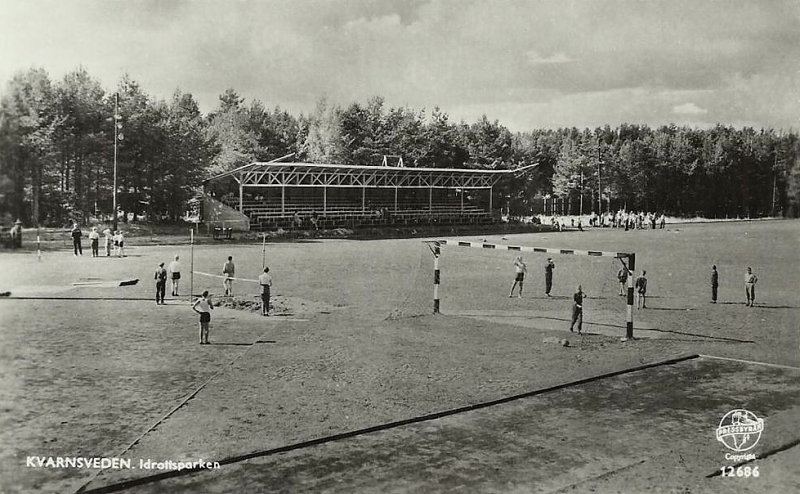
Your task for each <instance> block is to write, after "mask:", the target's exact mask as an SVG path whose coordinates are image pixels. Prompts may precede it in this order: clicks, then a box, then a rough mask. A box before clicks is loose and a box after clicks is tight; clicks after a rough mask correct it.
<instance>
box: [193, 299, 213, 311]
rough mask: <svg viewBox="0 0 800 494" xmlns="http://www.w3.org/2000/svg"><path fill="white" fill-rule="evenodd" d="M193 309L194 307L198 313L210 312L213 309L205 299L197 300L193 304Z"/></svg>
mask: <svg viewBox="0 0 800 494" xmlns="http://www.w3.org/2000/svg"><path fill="white" fill-rule="evenodd" d="M194 307H196V308H197V310H199V311H200V312H211V311H212V310H213V309H214V307H213V306H212V305H211V304H210V303H208V299H206V298H198V299H197V301H196V302H195V303H194Z"/></svg>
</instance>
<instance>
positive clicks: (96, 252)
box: [89, 226, 100, 257]
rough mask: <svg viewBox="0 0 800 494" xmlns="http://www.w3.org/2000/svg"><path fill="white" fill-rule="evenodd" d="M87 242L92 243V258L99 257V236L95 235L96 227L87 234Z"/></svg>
mask: <svg viewBox="0 0 800 494" xmlns="http://www.w3.org/2000/svg"><path fill="white" fill-rule="evenodd" d="M89 240H91V241H92V257H100V234H99V233H97V227H96V226H93V227H92V231H91V232H89Z"/></svg>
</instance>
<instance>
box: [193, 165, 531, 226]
mask: <svg viewBox="0 0 800 494" xmlns="http://www.w3.org/2000/svg"><path fill="white" fill-rule="evenodd" d="M534 166H536V165H528V166H525V167H521V168H518V169H514V170H475V169H448V168H412V167H405V166H402V165H401V166H386V165H384V166H347V165H334V164H319V163H294V162H279V161H271V162H257V163H251V164H249V165H245V166H243V167H240V168H237V169H235V170H231V171H228V172H225V173H222V174H219V175H217V176H215V177H211V178H209V179H208V180H206V182H205V186H204V192H205V194H206V197H207V200H206V201H205V202H204V210H205V211H204V212H203V220H204V222H205V223H206V225H207V226H209V227H211V226H217V225H219V226H226V225H228V224H234V225H236V226H234V228H235V229H250V230H254V231H263V230H272V229H277V228H284V229H287V228H312V229H313V228H319V229H329V228H342V227H347V228H359V227H370V226H390V225H391V226H409V225H429V224H441V225H463V224H489V223H492V222H495V221H497V220H498V218H499V215H496V214H494V211H493V198H492V194H493V190H494V186H495V185H496V184H497V182H498V181H499V180H500V179H502V178H503V177H514V176H518V175H520V174H523V173H525V172H526V171H528V170H529V169H531V168H533V167H534ZM216 201H219V202H220V203H222V204H224V205H225V206H227V207H224V206H222V205H220V204H219V203H217V202H216ZM211 204H213V205H214V207H211V206H210V205H211ZM223 209H224V210H226V211H227V213H228V214H227V216H225V218H226V219H221V218H223V216H224V215H222V214H221V213H220V214H217V213H213V212H212V210H213V211H217V212H220V211H221V210H223ZM234 211H235V212H238V214H239V215H242V216H239V218H241V221H238V222H237V221H236V219H235V218H233V216H235V215H236V213H235V212H234ZM232 215H233V216H232ZM242 224H244V226H245V227H242Z"/></svg>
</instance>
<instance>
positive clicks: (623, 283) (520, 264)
mask: <svg viewBox="0 0 800 494" xmlns="http://www.w3.org/2000/svg"><path fill="white" fill-rule="evenodd" d="M555 267H556V266H555V263H554V262H553V259H552V258H551V257H548V258H547V262H546V263H545V266H544V279H545V296H547V297H550V296H551V295H550V291H551V290H552V288H553V270H554V269H555ZM514 270H515V276H514V282H513V283H512V285H511V291H510V292H509V294H508V296H509V297H513V296H514V289H515V288H517V287H519V290H518V292H517V296H518V297H519V298H522V293H523V289H524V283H525V275H526V274H527V272H528V267H527V264H525V261H523V260H522V256H517V257H516V258H515V259H514ZM631 274H632V273H631V272H630V271H629V270H628V268H627V267H626V266H623V267H621V268H620V270H619V271H618V272H617V281H618V282H619V296H624V295H625V294H626V291H627V286H628V277H629V276H630V275H631ZM756 283H758V277H757V276H756V275H755V274H754V273H753V270H752V268H751V267H749V266H748V268H747V270H746V271H745V274H744V286H745V296H746V299H747V302H746V305H747V306H748V307H754V306H755V303H756ZM718 290H719V272H718V271H717V265H716V264H715V265H713V266H711V302H712V303H714V304H716V303H717V293H718ZM634 294H635V298H636V308H637V309H646V308H647V271H646V270H642V274H641V275H640V276H639V277H638V278H636V281H635V282H634ZM586 297H587V295H586V293H585V292H584V291H583V287H582V286H581V285H578V288H577V290H576V291H575V293H574V294H573V296H572V298H573V305H572V322H571V324H570V327H569V330H570V332H574V328H575V326H576V325H577V327H578V334H581V332H582V330H583V300H584V299H585V298H586Z"/></svg>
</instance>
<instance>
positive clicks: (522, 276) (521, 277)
mask: <svg viewBox="0 0 800 494" xmlns="http://www.w3.org/2000/svg"><path fill="white" fill-rule="evenodd" d="M514 281H525V273H517V277H516V278H514Z"/></svg>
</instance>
